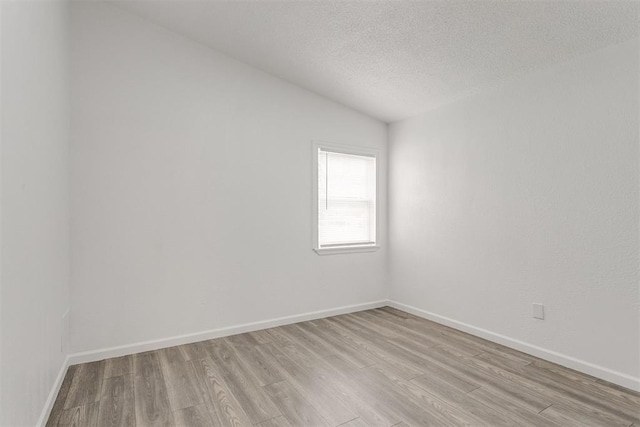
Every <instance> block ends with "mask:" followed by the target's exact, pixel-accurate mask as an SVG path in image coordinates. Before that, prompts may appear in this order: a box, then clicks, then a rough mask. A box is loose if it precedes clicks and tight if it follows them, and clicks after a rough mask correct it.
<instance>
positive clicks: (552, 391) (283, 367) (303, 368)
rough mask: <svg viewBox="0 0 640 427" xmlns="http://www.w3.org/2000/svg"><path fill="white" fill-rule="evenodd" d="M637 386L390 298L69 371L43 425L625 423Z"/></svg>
mask: <svg viewBox="0 0 640 427" xmlns="http://www.w3.org/2000/svg"><path fill="white" fill-rule="evenodd" d="M632 424H633V425H640V393H637V392H634V391H631V390H628V389H625V388H623V387H620V386H617V385H614V384H610V383H607V382H606V381H603V380H600V379H597V378H594V377H591V376H589V375H585V374H582V373H580V372H576V371H574V370H571V369H568V368H564V367H562V366H559V365H556V364H553V363H551V362H547V361H544V360H541V359H537V358H535V357H533V356H531V355H528V354H525V353H522V352H519V351H516V350H513V349H510V348H507V347H503V346H501V345H499V344H496V343H492V342H489V341H486V340H483V339H481V338H478V337H475V336H472V335H469V334H466V333H464V332H462V331H458V330H455V329H452V328H449V327H446V326H443V325H439V324H437V323H434V322H431V321H428V320H426V319H422V318H420V317H417V316H414V315H411V314H408V313H404V312H402V311H399V310H396V309H392V308H389V307H385V308H381V309H374V310H366V311H363V312H358V313H351V314H346V315H341V316H335V317H331V318H326V319H317V320H313V321H309V322H302V323H297V324H291V325H286V326H280V327H274V328H270V329H266V330H261V331H253V332H249V333H245V334H239V335H234V336H228V337H224V338H218V339H213V340H208V341H202V342H198V343H193V344H185V345H180V346H175V347H169V348H164V349H161V350H157V351H149V352H145V353H140V354H136V355H130V356H123V357H117V358H112V359H107V360H104V361H100V362H92V363H86V364H81V365H75V366H71V367H69V369H68V371H67V373H66V375H65V378H64V380H63V382H62V385H61V387H60V392H59V394H58V397H57V398H56V401H55V403H54V405H53V409H52V411H51V415H50V417H49V419H48V421H47V424H46V425H47V426H63V425H64V426H71V425H74V426H98V427H104V426H114V427H115V426H123V427H124V426H133V427H135V426H138V427H146V426H185V427H187V426H196V427H197V426H215V427H217V426H225V427H226V426H230V427H243V426H257V427H275V426H282V427H292V426H295V427H298V426H316V425H318V426H322V425H327V426H334V427H337V426H342V427H361V426H371V427H390V426H395V427H407V426H424V425H430V426H431V425H433V426H439V425H442V426H456V425H472V426H476V425H483V426H514V425H518V426H545V427H558V426H627V427H628V426H631V425H632Z"/></svg>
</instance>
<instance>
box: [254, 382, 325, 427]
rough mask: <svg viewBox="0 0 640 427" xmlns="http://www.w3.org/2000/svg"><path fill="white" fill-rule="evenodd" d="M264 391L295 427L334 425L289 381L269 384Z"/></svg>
mask: <svg viewBox="0 0 640 427" xmlns="http://www.w3.org/2000/svg"><path fill="white" fill-rule="evenodd" d="M264 389H265V390H266V392H267V393H268V394H269V396H270V397H271V399H272V400H273V401H274V402H275V403H276V405H278V408H280V411H282V413H283V414H284V415H285V417H286V418H287V419H288V420H291V422H292V423H293V425H296V426H318V427H321V426H331V425H332V424H329V423H328V422H327V421H326V420H325V419H324V418H322V415H320V413H318V411H317V410H316V409H315V408H314V407H313V406H312V405H311V404H310V403H309V402H308V401H306V400H305V399H304V397H302V395H300V393H298V391H297V390H296V389H294V388H293V387H291V385H290V384H289V383H288V382H287V381H280V382H278V383H273V384H269V385H268V386H265V388H264Z"/></svg>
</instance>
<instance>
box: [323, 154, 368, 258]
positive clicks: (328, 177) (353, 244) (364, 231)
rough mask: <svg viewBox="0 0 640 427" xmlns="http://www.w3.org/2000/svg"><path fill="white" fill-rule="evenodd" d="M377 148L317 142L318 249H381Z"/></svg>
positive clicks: (339, 250) (347, 250)
mask: <svg viewBox="0 0 640 427" xmlns="http://www.w3.org/2000/svg"><path fill="white" fill-rule="evenodd" d="M377 159H378V154H377V152H376V151H375V150H367V149H365V148H354V147H339V146H329V145H324V144H318V143H314V144H313V168H314V175H313V177H314V182H313V186H314V207H313V210H314V216H313V218H314V225H315V227H314V250H315V251H316V252H317V253H319V254H322V255H324V254H332V253H346V252H365V251H367V252H368V251H372V250H376V249H378V246H377V244H376V232H377V220H376V210H377V197H376V192H377V168H376V167H377V164H376V163H377Z"/></svg>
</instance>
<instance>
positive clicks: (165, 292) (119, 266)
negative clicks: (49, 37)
mask: <svg viewBox="0 0 640 427" xmlns="http://www.w3.org/2000/svg"><path fill="white" fill-rule="evenodd" d="M72 82H73V83H72V100H73V103H72V104H73V112H72V118H73V120H72V122H73V129H72V160H71V175H72V176H71V182H72V186H71V187H72V190H71V199H72V298H73V299H72V319H73V320H72V332H71V334H72V350H73V351H87V350H95V349H103V348H107V347H112V346H119V345H128V344H132V343H137V342H140V341H145V340H153V339H161V338H166V337H171V336H176V335H181V334H187V333H193V332H198V331H204V330H208V329H214V328H220V327H226V326H232V325H237V324H241V323H245V322H253V321H259V320H265V319H270V318H275V317H280V316H287V315H294V314H299V313H305V312H309V311H315V310H322V309H330V308H335V307H339V306H344V305H350V304H359V303H364V302H369V301H374V300H380V299H384V298H386V296H387V295H386V288H385V285H386V227H385V225H386V213H385V212H384V211H383V212H381V217H382V218H381V223H382V224H383V228H382V230H381V233H380V235H381V237H382V244H383V247H384V248H383V249H382V250H380V251H378V252H376V253H362V254H349V255H335V256H325V257H320V256H318V255H316V254H315V253H314V252H313V251H312V246H311V140H312V139H321V140H325V141H330V142H334V143H343V144H349V145H361V146H367V147H375V148H377V149H380V150H382V152H383V154H384V155H386V126H385V124H383V123H381V122H378V121H375V120H373V119H370V118H368V117H366V116H363V115H360V114H358V113H355V112H353V111H352V110H349V109H347V108H344V107H342V106H340V105H338V104H335V103H333V102H330V101H328V100H326V99H324V98H321V97H319V96H317V95H315V94H312V93H310V92H308V91H305V90H303V89H300V88H298V87H296V86H293V85H290V84H288V83H285V82H283V81H281V80H278V79H276V78H274V77H271V76H269V75H267V74H265V73H263V72H260V71H258V70H256V69H255V68H251V67H249V66H246V65H244V64H241V63H239V62H236V61H234V60H232V59H230V58H229V57H226V56H224V55H222V54H220V53H216V52H215V51H212V50H209V49H207V48H205V47H204V46H201V45H199V44H197V43H194V42H192V41H189V40H187V39H185V38H183V37H181V36H178V35H176V34H173V33H171V32H169V31H166V30H164V29H162V28H160V27H156V26H154V25H152V24H150V23H148V22H147V21H144V20H142V19H140V18H138V17H135V16H133V15H130V14H128V13H127V12H124V11H121V10H119V9H117V8H115V7H113V6H110V5H105V4H89V3H81V2H77V3H76V4H74V5H73V6H72ZM384 163H386V162H383V164H384ZM381 178H382V179H381V182H382V183H385V182H386V171H385V170H383V171H382V177H381ZM381 190H382V198H383V203H382V206H385V203H384V202H385V201H386V197H385V195H386V188H385V186H383V188H382V189H381Z"/></svg>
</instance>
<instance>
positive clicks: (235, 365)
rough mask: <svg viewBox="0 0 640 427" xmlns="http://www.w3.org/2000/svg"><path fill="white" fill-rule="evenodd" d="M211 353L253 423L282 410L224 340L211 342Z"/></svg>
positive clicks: (271, 416)
mask: <svg viewBox="0 0 640 427" xmlns="http://www.w3.org/2000/svg"><path fill="white" fill-rule="evenodd" d="M210 344H211V345H210V346H209V354H210V356H211V358H212V359H213V361H214V362H215V363H216V365H217V366H218V368H219V369H220V372H221V374H222V377H223V378H224V380H225V383H226V384H227V386H228V387H229V389H230V391H231V392H232V393H233V394H234V396H235V397H236V399H237V400H238V402H240V405H242V408H243V409H244V411H245V413H246V414H247V416H248V417H249V419H250V421H251V423H252V424H256V423H259V422H262V421H266V420H268V419H269V418H274V417H277V416H278V415H281V414H280V411H279V410H278V409H277V408H276V406H275V405H274V404H273V402H272V401H271V400H270V399H268V397H267V395H266V394H265V392H264V390H263V389H262V387H261V386H260V383H259V381H258V379H257V378H256V377H255V376H254V375H253V374H252V373H251V371H250V370H249V369H248V368H247V367H246V366H245V365H244V364H243V363H242V362H241V361H240V359H238V357H237V356H236V355H235V352H234V351H233V349H232V348H231V347H229V345H228V344H227V343H226V342H224V341H223V340H218V341H217V342H211V343H210Z"/></svg>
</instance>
